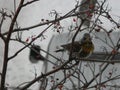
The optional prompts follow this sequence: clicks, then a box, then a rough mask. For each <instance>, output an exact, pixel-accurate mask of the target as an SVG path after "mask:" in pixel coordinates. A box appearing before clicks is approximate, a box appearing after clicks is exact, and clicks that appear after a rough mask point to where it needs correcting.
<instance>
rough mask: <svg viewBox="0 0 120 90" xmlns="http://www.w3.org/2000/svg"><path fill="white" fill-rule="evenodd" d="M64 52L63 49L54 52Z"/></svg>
mask: <svg viewBox="0 0 120 90" xmlns="http://www.w3.org/2000/svg"><path fill="white" fill-rule="evenodd" d="M64 51H65V49H59V50H56V51H55V52H56V53H57V52H64Z"/></svg>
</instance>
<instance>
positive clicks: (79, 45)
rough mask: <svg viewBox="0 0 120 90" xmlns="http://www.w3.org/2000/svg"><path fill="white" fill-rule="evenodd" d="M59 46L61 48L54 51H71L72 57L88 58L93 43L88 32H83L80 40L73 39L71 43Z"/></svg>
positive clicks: (92, 48)
mask: <svg viewBox="0 0 120 90" xmlns="http://www.w3.org/2000/svg"><path fill="white" fill-rule="evenodd" d="M61 47H63V49H59V50H56V52H63V51H68V52H69V53H70V52H72V57H73V58H74V57H75V58H88V57H89V56H90V55H91V54H92V52H93V50H94V44H93V42H92V39H91V36H90V34H89V33H85V34H84V35H83V37H82V39H81V40H80V41H75V42H74V43H73V44H72V43H68V44H65V45H61ZM71 47H72V50H71Z"/></svg>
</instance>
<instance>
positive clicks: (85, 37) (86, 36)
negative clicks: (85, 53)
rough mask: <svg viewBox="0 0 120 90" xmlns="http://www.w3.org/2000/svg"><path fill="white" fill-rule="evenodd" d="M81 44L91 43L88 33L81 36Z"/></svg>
mask: <svg viewBox="0 0 120 90" xmlns="http://www.w3.org/2000/svg"><path fill="white" fill-rule="evenodd" d="M83 42H91V36H90V34H89V33H85V34H84V35H83V38H82V39H81V43H83Z"/></svg>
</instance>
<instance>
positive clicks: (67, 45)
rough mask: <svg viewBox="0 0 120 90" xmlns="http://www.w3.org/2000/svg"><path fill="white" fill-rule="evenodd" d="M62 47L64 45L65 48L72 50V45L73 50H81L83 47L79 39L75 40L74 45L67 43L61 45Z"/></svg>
mask: <svg viewBox="0 0 120 90" xmlns="http://www.w3.org/2000/svg"><path fill="white" fill-rule="evenodd" d="M61 47H63V48H64V49H66V50H68V51H70V49H71V47H72V51H73V52H79V50H80V49H81V45H80V43H79V42H78V41H75V42H74V43H73V45H72V43H68V44H65V45H61Z"/></svg>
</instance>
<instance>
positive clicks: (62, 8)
mask: <svg viewBox="0 0 120 90" xmlns="http://www.w3.org/2000/svg"><path fill="white" fill-rule="evenodd" d="M18 1H19V0H18ZM18 1H17V3H18ZM80 1H81V0H80ZM13 3H14V0H0V9H2V8H6V9H8V10H12V11H13V10H14V7H13V6H14V5H13ZM75 4H76V2H75V0H40V1H38V2H36V3H33V4H31V5H29V6H27V7H24V8H23V9H22V11H21V12H20V15H19V17H18V20H17V21H18V24H19V26H20V27H28V26H32V25H35V24H38V23H39V22H40V21H41V19H43V18H44V19H52V17H50V16H49V13H50V11H52V10H56V11H58V12H59V13H61V15H64V14H65V13H67V12H69V11H70V10H71V9H72V8H74V7H75ZM108 4H109V7H110V8H111V10H112V11H111V15H112V16H113V17H114V18H115V19H116V20H117V21H118V17H120V16H119V15H120V6H119V4H120V0H108ZM70 23H71V22H69V21H67V20H66V21H64V22H63V24H64V27H65V28H66V29H67V27H68V26H69V24H70ZM110 26H111V25H109V24H108V23H106V24H105V25H104V27H105V28H108V29H109V28H110ZM8 27H9V20H8V21H6V22H5V23H4V26H3V27H2V28H3V29H2V31H3V32H6V31H7V30H8ZM44 28H45V26H44V27H40V28H35V29H32V30H30V31H25V32H24V33H23V38H22V39H23V40H26V38H28V37H30V36H32V35H36V34H38V33H39V32H41V31H42V30H43V29H44ZM53 34H56V33H55V32H53V31H52V30H49V31H47V32H46V33H45V35H46V36H47V37H46V39H45V40H43V41H40V40H37V41H35V43H36V44H38V45H40V46H41V48H43V49H44V50H46V49H47V45H48V43H49V40H50V39H51V37H52V35H53ZM13 36H14V34H13ZM21 47H23V45H22V44H19V43H17V42H14V43H13V42H11V43H10V48H9V55H13V54H14V53H15V52H16V51H17V50H19V49H20V48H21ZM3 50H4V44H3V42H2V41H1V39H0V72H1V71H2V63H3V62H2V60H3ZM42 65H43V63H42V62H39V63H37V64H32V63H31V62H30V61H29V48H26V49H25V50H23V51H22V52H21V53H20V54H18V55H17V57H15V58H14V59H12V60H11V61H9V63H8V72H7V79H6V80H7V81H6V86H8V87H9V86H10V87H15V86H17V85H19V84H21V83H22V82H29V81H30V80H33V79H34V77H35V76H34V73H35V71H36V73H37V75H40V73H41V70H42ZM38 87H39V83H38V82H37V83H36V84H35V85H33V86H32V87H30V88H31V89H32V90H37V88H38Z"/></svg>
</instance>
